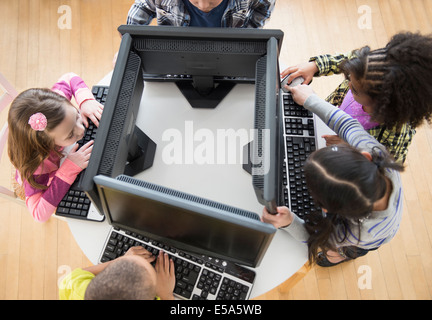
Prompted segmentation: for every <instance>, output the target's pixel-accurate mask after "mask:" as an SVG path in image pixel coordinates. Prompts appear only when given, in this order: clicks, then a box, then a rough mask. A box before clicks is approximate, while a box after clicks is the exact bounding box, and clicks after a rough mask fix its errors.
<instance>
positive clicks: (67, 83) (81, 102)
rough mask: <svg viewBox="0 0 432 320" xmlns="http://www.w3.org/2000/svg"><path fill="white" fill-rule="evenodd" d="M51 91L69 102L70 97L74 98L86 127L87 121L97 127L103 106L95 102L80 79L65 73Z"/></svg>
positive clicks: (72, 74)
mask: <svg viewBox="0 0 432 320" xmlns="http://www.w3.org/2000/svg"><path fill="white" fill-rule="evenodd" d="M51 90H52V91H54V92H56V93H58V94H61V95H63V96H65V97H66V98H67V99H69V100H71V99H72V96H73V97H74V98H75V101H76V102H77V104H78V106H79V108H80V110H81V115H82V116H83V117H82V118H83V122H84V125H85V126H86V127H88V121H87V119H90V120H92V121H93V123H94V124H95V125H96V126H99V120H100V118H101V117H102V111H103V105H102V104H100V103H99V102H97V101H96V100H95V98H94V96H93V93H92V92H91V91H90V89H89V88H88V87H87V85H86V84H85V82H84V81H83V79H81V77H79V76H78V75H76V74H75V73H72V72H69V73H66V74H64V75H63V76H61V77H60V79H59V80H58V81H57V83H56V84H54V86H53V87H52V88H51Z"/></svg>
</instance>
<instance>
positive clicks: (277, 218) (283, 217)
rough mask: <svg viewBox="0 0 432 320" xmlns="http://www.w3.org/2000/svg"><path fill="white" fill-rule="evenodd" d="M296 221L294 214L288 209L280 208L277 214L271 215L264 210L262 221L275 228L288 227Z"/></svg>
mask: <svg viewBox="0 0 432 320" xmlns="http://www.w3.org/2000/svg"><path fill="white" fill-rule="evenodd" d="M293 219H294V214H293V213H292V212H291V211H290V209H288V207H278V208H277V213H276V214H271V213H269V212H268V211H267V209H266V208H264V209H263V214H262V216H261V220H262V221H263V222H266V223H270V224H272V225H273V226H274V227H275V228H278V229H279V228H285V227H288V226H289V225H290V224H291V223H292V221H293Z"/></svg>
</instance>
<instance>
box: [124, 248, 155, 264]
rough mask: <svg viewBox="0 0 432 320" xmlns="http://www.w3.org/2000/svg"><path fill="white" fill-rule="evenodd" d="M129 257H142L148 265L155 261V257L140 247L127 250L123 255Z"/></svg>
mask: <svg viewBox="0 0 432 320" xmlns="http://www.w3.org/2000/svg"><path fill="white" fill-rule="evenodd" d="M129 255H135V256H140V257H143V258H144V259H146V260H147V261H148V262H149V263H152V262H153V261H155V260H156V257H155V256H154V255H153V254H151V253H150V252H148V251H147V250H146V249H144V248H143V247H141V246H135V247H131V248H129V250H128V251H127V252H126V253H125V256H129Z"/></svg>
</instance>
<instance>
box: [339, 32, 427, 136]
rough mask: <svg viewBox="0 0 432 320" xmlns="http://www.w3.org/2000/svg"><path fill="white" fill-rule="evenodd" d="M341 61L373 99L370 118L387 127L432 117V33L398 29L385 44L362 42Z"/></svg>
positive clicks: (346, 71)
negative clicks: (374, 46)
mask: <svg viewBox="0 0 432 320" xmlns="http://www.w3.org/2000/svg"><path fill="white" fill-rule="evenodd" d="M354 55H355V58H353V59H350V60H346V61H344V62H343V63H342V64H341V67H340V68H341V70H342V71H343V72H344V74H345V76H346V77H347V78H349V77H350V75H354V77H355V78H356V79H357V80H359V81H360V83H361V85H362V87H363V90H364V91H365V93H366V94H367V95H369V96H370V97H371V98H372V100H373V101H374V102H375V106H374V108H373V113H372V119H373V120H375V121H377V122H379V123H380V124H383V125H386V126H388V127H393V126H395V127H397V128H399V127H400V126H401V125H403V124H404V123H408V124H410V125H411V126H412V127H413V128H416V127H418V126H419V125H421V124H422V123H423V121H424V120H426V121H428V122H430V121H431V118H432V81H431V79H432V78H431V75H432V34H431V35H421V34H419V33H410V32H404V33H398V34H396V35H395V36H393V37H392V39H391V40H390V42H389V43H388V44H387V45H386V47H385V48H382V49H378V50H373V51H371V49H370V48H369V47H368V46H366V47H363V48H361V49H359V50H355V51H354Z"/></svg>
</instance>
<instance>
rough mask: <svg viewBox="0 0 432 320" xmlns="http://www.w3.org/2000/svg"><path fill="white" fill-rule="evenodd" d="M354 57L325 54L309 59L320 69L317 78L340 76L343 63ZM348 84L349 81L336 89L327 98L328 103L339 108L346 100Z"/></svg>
mask: <svg viewBox="0 0 432 320" xmlns="http://www.w3.org/2000/svg"><path fill="white" fill-rule="evenodd" d="M352 57H354V55H353V54H352V53H348V54H337V55H331V54H323V55H319V56H315V57H311V58H310V59H309V62H315V64H316V66H317V67H318V72H317V73H316V74H315V77H320V76H330V75H334V74H340V73H341V70H340V69H339V65H340V64H341V62H342V61H344V60H347V59H351V58H352ZM348 83H349V81H348V80H344V81H343V82H342V83H341V84H340V85H339V86H338V87H337V88H336V90H335V91H333V92H332V93H331V94H330V95H329V96H328V97H327V98H326V101H327V102H329V103H331V104H332V105H334V106H337V107H339V106H340V105H341V104H342V102H343V99H344V98H345V95H346V94H347V92H348V90H349V86H348Z"/></svg>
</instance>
